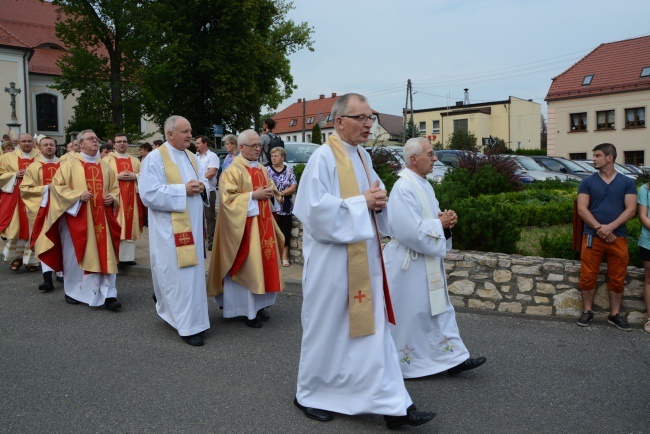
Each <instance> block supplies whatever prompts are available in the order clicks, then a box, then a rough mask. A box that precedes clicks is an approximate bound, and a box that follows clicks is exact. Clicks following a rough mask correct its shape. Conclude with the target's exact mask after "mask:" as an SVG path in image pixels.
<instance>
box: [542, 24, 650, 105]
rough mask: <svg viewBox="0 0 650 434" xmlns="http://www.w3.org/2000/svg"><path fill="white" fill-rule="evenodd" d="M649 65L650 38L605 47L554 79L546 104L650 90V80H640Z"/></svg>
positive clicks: (613, 43) (597, 48) (588, 55)
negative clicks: (644, 69)
mask: <svg viewBox="0 0 650 434" xmlns="http://www.w3.org/2000/svg"><path fill="white" fill-rule="evenodd" d="M649 66H650V36H644V37H640V38H634V39H626V40H624V41H617V42H611V43H607V44H601V45H599V46H598V47H596V49H594V50H593V51H592V52H591V53H589V54H587V55H586V56H585V57H584V58H582V59H581V60H580V61H579V62H578V63H576V64H575V65H573V66H572V67H571V68H569V69H567V70H566V71H565V72H563V73H562V74H560V75H558V76H557V77H555V78H554V79H553V83H552V84H551V88H550V89H549V91H548V94H547V95H546V101H554V100H561V99H570V98H581V97H585V96H595V95H606V94H612V93H620V92H631V91H637V90H646V89H650V77H640V76H641V70H642V69H643V68H644V67H649ZM591 74H593V79H592V81H591V84H590V85H585V86H583V85H582V82H583V80H584V78H585V77H586V76H587V75H591Z"/></svg>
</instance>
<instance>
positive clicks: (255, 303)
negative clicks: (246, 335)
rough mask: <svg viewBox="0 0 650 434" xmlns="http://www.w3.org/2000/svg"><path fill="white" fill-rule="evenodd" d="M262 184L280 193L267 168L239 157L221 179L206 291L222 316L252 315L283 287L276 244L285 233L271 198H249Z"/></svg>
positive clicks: (273, 301) (271, 300) (277, 244)
mask: <svg viewBox="0 0 650 434" xmlns="http://www.w3.org/2000/svg"><path fill="white" fill-rule="evenodd" d="M262 186H270V187H272V188H273V189H274V193H275V194H276V197H280V194H279V192H278V191H277V189H276V188H275V185H274V184H273V181H272V180H271V178H270V177H269V175H268V172H267V171H266V169H265V168H264V167H262V166H261V165H259V164H258V163H257V162H256V161H248V160H246V159H245V158H244V157H242V156H241V155H240V156H237V157H235V158H234V159H233V162H232V164H231V165H230V166H228V169H227V170H226V171H225V172H223V173H222V174H221V177H220V179H219V192H220V194H221V202H220V203H221V204H220V205H219V213H218V215H217V226H216V229H215V235H214V246H215V254H213V255H212V257H211V258H210V267H209V275H208V286H207V293H208V295H209V296H215V300H216V302H217V303H218V304H219V305H220V306H223V316H224V317H225V318H233V317H237V316H245V317H247V318H248V319H253V318H255V316H256V315H257V311H258V310H260V309H262V308H265V307H269V306H271V305H273V304H274V303H275V297H276V294H277V293H278V292H280V291H281V290H282V289H283V288H284V280H283V278H282V272H281V271H280V270H281V268H280V267H281V263H280V251H279V247H278V246H281V245H284V236H283V235H282V232H281V231H280V228H279V227H278V225H277V223H276V222H275V218H273V216H272V214H271V207H272V205H271V201H270V200H268V199H267V200H259V201H258V200H254V199H253V198H252V196H251V193H252V192H253V190H254V189H257V188H259V187H262Z"/></svg>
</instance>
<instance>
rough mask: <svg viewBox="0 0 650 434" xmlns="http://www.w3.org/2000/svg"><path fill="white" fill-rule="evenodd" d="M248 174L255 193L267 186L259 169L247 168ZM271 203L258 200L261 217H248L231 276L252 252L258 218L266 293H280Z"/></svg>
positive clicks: (276, 243)
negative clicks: (252, 235) (252, 241)
mask: <svg viewBox="0 0 650 434" xmlns="http://www.w3.org/2000/svg"><path fill="white" fill-rule="evenodd" d="M246 170H247V171H248V174H249V175H250V177H251V180H252V182H253V191H255V190H257V189H258V188H260V187H265V186H266V185H267V182H266V178H265V176H264V172H262V169H259V168H252V167H246ZM270 205H271V201H270V200H268V199H267V200H258V201H257V206H258V208H259V212H260V213H259V215H258V216H257V217H248V218H247V219H246V226H245V227H244V235H243V236H242V241H241V244H240V245H239V250H238V251H237V256H236V257H235V261H234V263H233V265H232V268H231V269H230V275H231V276H234V275H236V274H237V272H238V271H239V269H240V268H241V266H242V265H243V264H244V262H245V261H246V258H247V257H248V253H249V251H250V237H251V225H252V223H253V218H257V226H258V228H259V237H260V246H261V247H262V268H263V272H264V291H265V292H280V291H281V290H282V289H281V287H280V271H279V269H278V252H277V245H278V242H277V240H276V238H275V229H274V227H273V217H272V216H271V206H270Z"/></svg>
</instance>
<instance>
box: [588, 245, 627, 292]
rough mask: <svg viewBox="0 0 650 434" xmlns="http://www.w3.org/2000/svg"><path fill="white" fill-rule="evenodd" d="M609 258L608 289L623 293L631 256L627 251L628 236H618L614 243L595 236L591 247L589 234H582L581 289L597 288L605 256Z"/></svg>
mask: <svg viewBox="0 0 650 434" xmlns="http://www.w3.org/2000/svg"><path fill="white" fill-rule="evenodd" d="M604 256H605V257H606V258H607V276H608V277H609V282H608V283H607V289H609V290H610V291H612V292H618V293H622V292H623V290H624V289H625V274H626V273H627V266H628V263H629V262H630V257H629V255H628V252H627V238H625V237H617V238H616V241H614V242H613V243H606V242H605V241H603V240H601V239H600V238H598V237H597V236H594V238H593V242H592V246H591V248H589V247H587V235H583V236H582V250H581V251H580V262H581V268H580V289H582V290H583V291H591V290H592V289H596V279H597V278H598V273H599V272H600V263H601V262H603V257H604Z"/></svg>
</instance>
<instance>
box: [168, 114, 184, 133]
mask: <svg viewBox="0 0 650 434" xmlns="http://www.w3.org/2000/svg"><path fill="white" fill-rule="evenodd" d="M179 119H185V118H184V117H183V116H178V115H173V116H170V117H168V118H167V120H166V121H165V126H164V128H163V130H164V132H165V137H167V133H168V132H170V133H173V132H174V131H175V130H176V123H177V122H178V120H179Z"/></svg>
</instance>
